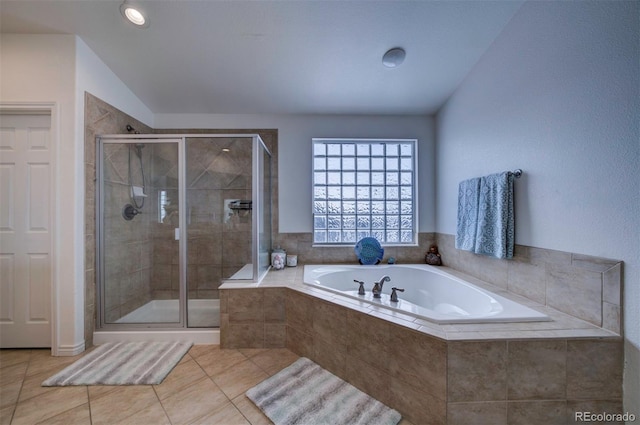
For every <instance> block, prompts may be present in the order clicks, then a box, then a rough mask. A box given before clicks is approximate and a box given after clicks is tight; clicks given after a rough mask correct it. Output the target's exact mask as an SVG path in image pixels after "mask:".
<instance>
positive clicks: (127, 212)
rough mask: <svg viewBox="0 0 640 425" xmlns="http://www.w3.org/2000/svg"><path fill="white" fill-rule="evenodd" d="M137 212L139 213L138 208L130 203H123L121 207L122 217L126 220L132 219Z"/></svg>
mask: <svg viewBox="0 0 640 425" xmlns="http://www.w3.org/2000/svg"><path fill="white" fill-rule="evenodd" d="M138 214H140V210H139V209H137V208H136V207H134V206H133V205H131V204H127V205H125V206H124V208H123V209H122V217H124V219H125V220H127V221H130V220H133V217H135V216H137V215H138Z"/></svg>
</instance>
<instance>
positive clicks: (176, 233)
mask: <svg viewBox="0 0 640 425" xmlns="http://www.w3.org/2000/svg"><path fill="white" fill-rule="evenodd" d="M173 239H174V240H176V241H179V240H180V228H179V227H176V228H175V229H173Z"/></svg>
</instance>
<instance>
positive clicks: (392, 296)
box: [391, 288, 404, 303]
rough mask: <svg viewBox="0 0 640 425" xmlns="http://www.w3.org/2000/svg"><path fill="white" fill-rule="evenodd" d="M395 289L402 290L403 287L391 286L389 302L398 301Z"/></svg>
mask: <svg viewBox="0 0 640 425" xmlns="http://www.w3.org/2000/svg"><path fill="white" fill-rule="evenodd" d="M396 291H400V292H404V289H403V288H391V302H393V303H397V302H398V294H397V293H396Z"/></svg>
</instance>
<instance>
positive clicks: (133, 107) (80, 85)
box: [76, 38, 153, 137]
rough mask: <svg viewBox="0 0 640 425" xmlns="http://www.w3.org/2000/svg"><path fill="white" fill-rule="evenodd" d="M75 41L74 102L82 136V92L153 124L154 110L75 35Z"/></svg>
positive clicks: (149, 124) (150, 125)
mask: <svg viewBox="0 0 640 425" xmlns="http://www.w3.org/2000/svg"><path fill="white" fill-rule="evenodd" d="M76 40H77V44H76V102H77V103H76V105H77V106H78V108H77V110H78V114H77V117H76V118H77V120H78V124H81V125H79V126H78V127H79V128H80V129H81V130H82V135H83V136H82V137H84V92H85V91H86V92H89V93H91V94H92V95H94V96H96V97H98V98H100V99H101V100H103V101H105V102H107V103H108V104H109V105H112V106H114V107H116V108H118V109H119V110H121V111H122V112H124V113H125V114H129V115H131V116H132V117H134V118H136V119H137V120H139V121H142V122H143V123H145V124H146V125H148V126H149V127H153V112H151V110H149V108H147V106H146V105H145V104H144V103H142V101H141V100H140V99H138V97H136V95H134V94H133V92H132V91H131V90H130V89H129V87H127V86H125V85H124V83H123V82H122V81H121V80H120V79H119V78H118V77H117V76H116V75H115V74H114V73H113V71H111V69H110V68H109V67H107V65H106V64H105V63H104V62H103V61H102V59H100V58H99V57H98V56H97V55H96V54H95V53H94V52H93V50H91V49H90V48H89V46H87V45H86V44H85V42H84V41H82V39H80V38H77V39H76Z"/></svg>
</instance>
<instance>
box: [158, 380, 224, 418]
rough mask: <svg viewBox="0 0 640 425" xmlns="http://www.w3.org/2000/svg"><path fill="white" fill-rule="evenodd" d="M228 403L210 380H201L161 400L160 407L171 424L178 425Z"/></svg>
mask: <svg viewBox="0 0 640 425" xmlns="http://www.w3.org/2000/svg"><path fill="white" fill-rule="evenodd" d="M228 401H229V400H228V399H227V397H226V396H225V395H224V393H223V392H222V391H220V388H218V387H217V386H216V385H215V384H214V383H213V382H212V381H211V379H209V378H203V379H201V380H199V381H197V382H196V383H194V384H193V385H190V386H188V387H186V388H183V389H182V390H181V391H178V392H177V393H175V394H173V395H172V396H171V397H168V398H166V399H164V400H162V407H164V410H165V412H167V415H168V416H169V419H170V420H171V423H172V424H173V425H179V424H188V423H190V422H192V421H194V420H196V419H198V418H201V417H202V416H205V415H207V414H209V413H211V412H213V411H214V410H215V409H217V408H218V407H220V406H222V405H224V404H225V403H227V402H228Z"/></svg>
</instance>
